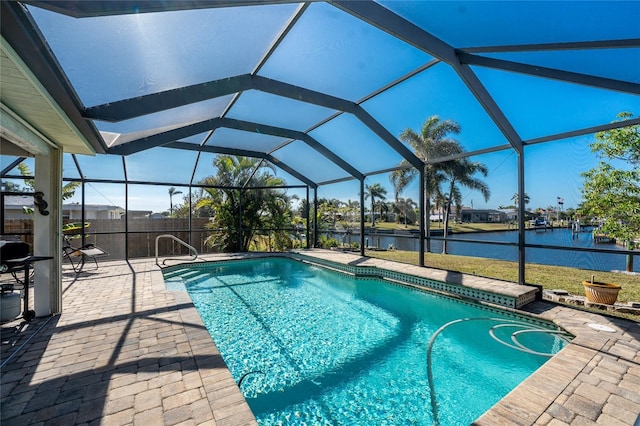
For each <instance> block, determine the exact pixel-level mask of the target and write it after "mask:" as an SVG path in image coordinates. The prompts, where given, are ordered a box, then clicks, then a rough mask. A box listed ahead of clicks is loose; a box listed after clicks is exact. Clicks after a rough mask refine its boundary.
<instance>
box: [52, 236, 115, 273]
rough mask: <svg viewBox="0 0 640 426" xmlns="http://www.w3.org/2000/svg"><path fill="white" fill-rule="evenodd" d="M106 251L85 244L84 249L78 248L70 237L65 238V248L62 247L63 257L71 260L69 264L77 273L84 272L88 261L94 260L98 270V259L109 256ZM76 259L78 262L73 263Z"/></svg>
mask: <svg viewBox="0 0 640 426" xmlns="http://www.w3.org/2000/svg"><path fill="white" fill-rule="evenodd" d="M108 255H109V253H107V252H106V251H105V250H103V249H101V248H100V247H96V246H95V245H93V244H85V245H84V246H82V247H79V248H76V247H74V246H72V245H71V241H70V240H69V237H67V236H66V235H65V236H64V246H63V247H62V257H63V258H64V257H66V258H67V259H69V263H71V267H72V268H73V270H74V271H75V272H76V273H79V272H82V268H84V264H85V262H86V260H87V259H91V260H93V262H94V263H95V264H96V269H97V268H98V259H97V258H98V257H102V256H108ZM74 257H75V258H76V261H75V262H74V261H73V258H74Z"/></svg>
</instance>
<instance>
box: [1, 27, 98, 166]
mask: <svg viewBox="0 0 640 426" xmlns="http://www.w3.org/2000/svg"><path fill="white" fill-rule="evenodd" d="M0 102H1V103H2V112H1V114H2V135H3V137H5V138H6V140H8V141H10V142H13V143H15V144H16V145H18V146H20V147H21V148H23V149H25V150H26V151H28V152H30V153H32V154H43V152H42V151H43V149H44V144H48V145H52V146H55V147H57V148H59V149H62V150H63V152H67V153H70V154H87V155H94V154H95V151H94V150H93V148H92V147H91V145H90V144H89V142H88V141H87V140H86V139H85V138H84V137H83V136H82V134H81V133H80V132H79V131H78V129H77V128H76V127H75V126H74V125H73V123H72V122H71V120H70V119H69V118H68V117H67V116H66V114H65V113H64V112H63V111H62V109H61V108H60V107H59V106H58V105H57V103H56V102H55V101H54V100H53V99H52V98H51V96H50V95H49V93H48V92H47V91H46V90H45V89H44V87H43V86H42V84H40V82H39V81H38V80H37V79H36V77H35V76H34V75H33V73H32V72H31V71H30V70H29V69H28V68H27V66H26V65H25V64H24V62H23V61H22V60H21V59H20V57H19V56H18V55H17V54H16V52H15V51H14V50H13V48H12V47H11V46H10V45H9V43H8V42H7V41H6V40H5V39H4V37H2V39H1V49H0ZM19 125H22V126H23V127H24V129H23V131H21V132H18V131H17V128H16V126H19ZM12 135H13V136H20V139H19V140H15V139H14V140H12V139H11V138H12ZM27 135H30V136H27Z"/></svg>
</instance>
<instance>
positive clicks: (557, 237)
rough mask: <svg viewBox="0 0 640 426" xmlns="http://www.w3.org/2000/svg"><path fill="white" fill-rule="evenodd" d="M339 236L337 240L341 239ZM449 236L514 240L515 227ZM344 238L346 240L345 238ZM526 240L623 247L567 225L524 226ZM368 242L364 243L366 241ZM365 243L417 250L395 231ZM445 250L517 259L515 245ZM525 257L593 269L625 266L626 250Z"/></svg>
mask: <svg viewBox="0 0 640 426" xmlns="http://www.w3.org/2000/svg"><path fill="white" fill-rule="evenodd" d="M341 238H342V237H341V236H340V237H338V241H341ZM450 238H455V239H458V240H476V241H497V242H509V243H517V242H518V232H517V231H503V232H477V233H476V232H470V233H461V234H452V235H450ZM351 241H359V240H358V236H357V235H355V236H351ZM345 242H346V240H345ZM525 242H526V244H540V245H549V246H558V247H580V248H600V249H606V250H623V248H622V247H620V246H617V245H615V244H596V243H594V241H593V235H592V233H591V232H581V233H578V234H577V238H574V235H572V232H571V230H570V229H564V228H555V229H553V230H551V229H547V230H527V232H526V233H525ZM367 243H368V244H367ZM365 245H367V246H368V247H378V248H382V249H387V248H389V247H390V246H393V247H394V248H396V249H398V250H409V251H418V249H419V241H418V239H417V238H411V237H403V236H397V235H383V234H380V235H375V234H370V235H368V236H367V237H366V239H365ZM431 251H432V252H434V253H442V241H441V240H431ZM447 253H449V254H457V255H462V256H475V257H485V258H490V259H499V260H511V261H517V260H518V248H517V247H514V246H503V245H494V244H482V243H465V242H460V241H448V242H447ZM525 256H526V261H527V262H529V263H539V264H543V265H555V266H569V267H573V268H581V269H592V270H595V271H612V270H622V271H624V270H625V268H626V257H627V256H626V254H613V253H593V252H583V251H571V250H555V249H541V248H530V247H527V248H526V251H525ZM634 271H635V272H640V251H639V252H638V255H637V256H634Z"/></svg>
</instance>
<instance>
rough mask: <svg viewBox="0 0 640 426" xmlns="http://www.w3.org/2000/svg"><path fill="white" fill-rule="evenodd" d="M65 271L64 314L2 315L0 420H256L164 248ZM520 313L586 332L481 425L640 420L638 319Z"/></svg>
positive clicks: (548, 308)
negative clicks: (172, 287) (171, 286)
mask: <svg viewBox="0 0 640 426" xmlns="http://www.w3.org/2000/svg"><path fill="white" fill-rule="evenodd" d="M310 254H312V255H317V256H325V257H326V256H330V257H331V258H332V260H334V261H337V262H345V263H348V262H353V261H354V260H355V261H357V262H359V263H360V264H362V263H363V262H365V263H366V262H369V264H376V265H380V263H379V262H381V261H379V260H373V259H366V258H365V259H363V258H359V257H357V256H356V258H354V257H353V255H342V254H339V253H328V252H326V251H312V252H311V253H310ZM232 257H234V256H232ZM223 258H229V256H205V259H210V260H214V259H223ZM390 264H391V265H390ZM394 265H395V266H394ZM384 267H385V268H393V267H396V268H399V269H400V270H402V271H403V272H407V265H400V264H393V262H386V263H384ZM420 273H421V274H424V273H426V272H425V271H424V270H422V271H421V272H420ZM63 277H64V290H63V306H64V312H63V313H62V314H61V315H56V316H53V317H50V318H37V319H35V320H34V321H32V322H30V323H24V322H22V321H19V320H16V321H13V322H11V323H6V324H3V325H2V351H1V360H2V368H1V376H0V396H1V400H0V424H2V425H3V426H5V425H26V424H30V425H38V424H60V425H72V424H104V425H130V424H134V425H135V424H145V425H157V424H165V425H175V424H180V425H190V424H209V425H250V424H256V422H255V419H254V417H253V414H252V413H251V410H250V409H249V407H248V405H247V404H246V402H245V401H244V399H243V397H242V395H241V393H240V390H239V389H238V387H237V385H236V383H235V382H234V380H233V378H232V376H231V374H230V373H229V371H228V370H227V368H226V366H225V364H224V362H223V360H222V358H221V357H220V354H219V352H218V351H217V348H216V347H215V345H214V344H213V343H212V341H211V337H210V336H209V334H208V333H207V331H206V329H205V327H204V325H203V323H202V321H201V320H200V317H199V315H198V313H197V312H196V310H195V308H194V307H193V305H192V304H191V301H190V299H189V297H188V295H186V294H185V293H180V292H170V291H166V289H165V287H164V282H163V279H162V274H161V272H160V270H159V268H158V267H157V266H156V265H155V264H154V260H153V259H136V260H131V261H129V262H125V261H108V262H102V263H101V264H100V267H99V268H98V269H91V268H87V270H86V271H84V272H82V273H80V274H75V273H74V272H73V271H72V270H71V267H70V266H66V265H65V267H64V274H63ZM461 279H463V280H464V279H466V280H467V282H470V281H469V280H472V277H466V276H464V277H461ZM481 281H482V282H481V283H480V284H478V285H485V284H487V283H486V282H484V279H483V280H481ZM498 283H499V282H498ZM489 284H491V283H490V282H489ZM496 284H497V283H496ZM520 312H525V313H527V314H530V315H534V316H537V317H540V318H543V319H547V320H551V321H554V322H555V323H556V324H558V325H560V326H561V327H563V328H565V329H566V330H567V331H569V332H571V333H572V334H574V335H575V336H576V338H575V339H574V340H573V342H572V343H571V344H569V345H568V346H567V347H566V348H565V349H563V350H562V351H561V352H560V353H559V354H558V355H556V356H555V357H554V358H552V359H551V360H550V361H549V362H547V363H546V364H544V365H543V366H542V367H541V368H540V369H539V370H538V371H537V372H535V373H534V374H533V375H532V376H530V377H529V378H528V379H527V380H525V382H523V383H522V384H521V385H520V386H518V387H517V388H516V389H514V390H513V391H512V392H511V393H510V394H508V395H507V396H506V397H505V398H504V399H503V400H501V401H500V402H499V403H498V404H496V405H495V406H494V407H493V408H492V409H491V410H490V411H488V412H487V413H485V414H484V415H483V416H482V417H480V418H479V419H478V420H477V421H476V423H475V424H477V425H498V424H500V425H502V424H517V425H564V424H569V425H585V424H604V425H633V424H634V422H638V421H640V418H639V413H640V325H639V324H638V323H635V322H631V321H626V320H622V319H616V318H611V317H606V316H601V315H597V314H591V313H588V312H584V311H580V310H576V309H570V308H566V307H562V306H558V305H554V304H552V303H549V302H534V303H531V304H529V305H527V306H526V307H525V308H524V309H522V310H520ZM589 324H598V325H600V326H604V327H609V328H611V329H613V330H614V331H613V332H607V331H599V330H596V329H593V328H591V327H590V326H589Z"/></svg>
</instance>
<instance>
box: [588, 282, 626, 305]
mask: <svg viewBox="0 0 640 426" xmlns="http://www.w3.org/2000/svg"><path fill="white" fill-rule="evenodd" d="M582 285H584V293H585V295H586V296H587V300H588V301H589V302H592V303H603V304H605V305H613V304H614V303H616V300H617V299H618V292H619V291H620V289H621V288H622V287H620V286H619V285H618V284H610V283H601V282H597V281H582Z"/></svg>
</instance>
